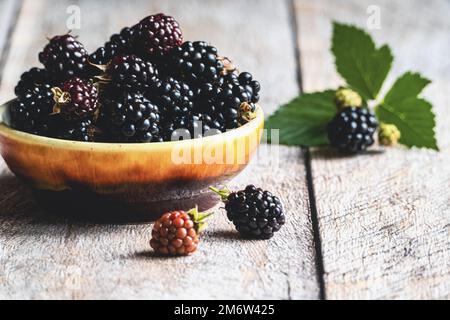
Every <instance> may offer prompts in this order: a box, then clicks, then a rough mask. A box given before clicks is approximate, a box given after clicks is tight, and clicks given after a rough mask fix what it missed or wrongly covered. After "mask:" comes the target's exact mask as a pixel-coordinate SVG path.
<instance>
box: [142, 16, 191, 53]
mask: <svg viewBox="0 0 450 320" xmlns="http://www.w3.org/2000/svg"><path fill="white" fill-rule="evenodd" d="M137 33H138V34H137V37H138V40H139V45H140V49H141V50H142V53H143V55H144V56H146V57H149V58H152V57H161V56H163V55H165V54H167V53H168V52H169V51H170V50H172V49H173V48H175V47H178V46H180V45H181V44H182V43H183V34H182V32H181V29H180V25H179V24H178V22H177V21H176V20H175V19H174V18H173V17H171V16H166V15H164V14H163V13H159V14H156V15H151V16H148V17H146V18H144V19H142V20H141V21H140V22H139V24H138V25H137Z"/></svg>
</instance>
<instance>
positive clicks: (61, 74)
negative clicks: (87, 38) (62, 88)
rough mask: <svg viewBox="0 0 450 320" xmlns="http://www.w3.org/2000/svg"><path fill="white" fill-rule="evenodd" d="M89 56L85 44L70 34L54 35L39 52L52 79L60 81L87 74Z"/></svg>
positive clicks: (41, 60)
mask: <svg viewBox="0 0 450 320" xmlns="http://www.w3.org/2000/svg"><path fill="white" fill-rule="evenodd" d="M88 57H89V55H88V52H87V51H86V49H85V48H84V46H83V45H82V44H81V43H80V42H79V41H77V40H76V39H75V37H73V36H72V35H70V34H66V35H61V36H55V37H53V38H52V39H50V42H49V43H48V44H47V45H46V46H45V48H44V50H43V51H42V52H41V53H39V61H40V62H41V63H42V64H43V65H44V66H45V68H46V69H47V70H48V72H49V74H50V76H51V77H52V79H55V80H58V81H60V82H62V81H64V80H66V79H70V78H73V77H80V78H83V77H85V76H87V74H88V63H87V62H88Z"/></svg>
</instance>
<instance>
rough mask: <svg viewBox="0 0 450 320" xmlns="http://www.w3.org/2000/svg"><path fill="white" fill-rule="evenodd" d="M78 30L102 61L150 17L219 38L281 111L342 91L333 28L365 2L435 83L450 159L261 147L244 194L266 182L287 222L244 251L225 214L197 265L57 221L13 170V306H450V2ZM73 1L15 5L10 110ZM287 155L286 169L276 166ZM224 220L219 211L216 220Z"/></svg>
mask: <svg viewBox="0 0 450 320" xmlns="http://www.w3.org/2000/svg"><path fill="white" fill-rule="evenodd" d="M75 3H76V5H78V6H79V7H80V8H81V29H80V30H74V33H76V34H79V35H80V39H81V41H83V42H84V43H85V45H86V46H87V48H88V49H89V50H93V49H95V48H96V47H97V46H98V45H100V44H102V43H103V42H104V41H105V40H106V39H107V38H108V36H109V35H110V34H112V33H114V32H117V31H118V30H120V29H121V28H122V27H124V26H127V25H131V24H133V23H134V22H136V21H137V20H138V19H139V18H141V17H143V16H144V15H147V14H151V13H156V12H160V11H162V12H165V13H169V14H172V15H174V16H175V17H176V18H177V20H178V21H179V22H180V23H181V25H182V27H183V29H184V33H185V38H186V39H191V40H208V41H210V42H212V43H213V44H215V45H216V46H217V47H218V48H219V50H220V51H221V52H223V53H224V54H225V55H227V56H230V57H233V58H234V60H235V61H237V62H238V64H239V66H240V67H241V69H242V70H250V71H251V72H252V73H253V74H254V75H255V77H256V78H258V79H260V80H261V84H262V87H263V91H262V92H263V93H262V106H263V107H264V109H265V111H266V113H267V114H269V113H271V112H273V111H274V110H275V109H276V108H277V106H279V105H280V104H281V103H284V102H287V101H288V100H290V99H291V98H293V97H294V96H296V95H297V94H299V92H301V91H303V90H304V91H314V90H320V89H325V88H329V87H333V86H337V85H338V84H340V83H341V80H340V79H339V77H338V76H337V74H336V73H335V70H334V66H333V60H332V56H331V55H330V52H329V47H330V36H331V21H332V20H338V21H344V22H350V23H356V24H358V25H359V26H362V27H365V26H366V20H367V17H368V14H367V11H366V10H367V7H368V6H369V5H377V6H379V8H380V9H381V29H380V30H370V32H371V34H373V35H374V37H375V39H376V40H377V42H378V43H382V42H388V43H389V44H390V45H391V46H392V48H393V51H394V54H395V57H396V60H395V62H394V69H393V72H392V73H391V78H390V82H392V80H393V76H397V75H399V74H400V73H401V72H403V71H406V70H408V69H411V68H412V69H415V70H418V71H420V72H422V73H423V74H424V75H425V76H427V77H429V78H431V79H433V84H432V85H431V86H430V87H429V89H427V90H426V93H425V94H426V97H427V98H428V99H429V100H430V101H432V103H433V104H434V110H435V112H436V114H437V122H438V127H437V136H438V140H439V143H440V147H441V151H440V152H438V153H437V152H432V151H424V150H406V149H404V148H401V147H399V148H395V149H390V150H387V151H385V152H384V151H382V150H378V151H380V152H373V153H370V154H366V155H361V156H357V157H339V156H338V155H337V154H336V153H334V152H333V151H330V150H328V149H325V150H316V149H311V150H309V149H302V148H296V147H284V146H280V147H279V148H276V147H273V146H272V147H270V146H267V145H263V146H262V147H261V152H260V154H259V155H258V158H257V159H255V161H254V162H253V163H252V164H251V165H250V166H249V167H248V168H247V169H246V170H245V172H244V173H243V174H241V175H240V176H239V177H237V178H236V179H235V180H234V181H233V183H232V184H231V185H230V187H231V188H238V187H242V186H245V185H246V184H248V183H254V184H257V185H260V186H262V187H264V188H267V189H270V190H274V191H276V193H278V194H279V195H280V197H281V198H282V199H283V201H284V203H285V207H286V211H287V215H288V220H287V225H285V227H284V228H283V229H282V230H281V231H280V232H279V233H278V234H277V235H276V236H275V237H274V238H273V240H271V241H266V242H264V241H242V240H240V239H239V238H238V237H237V236H236V233H235V232H234V231H233V227H232V225H231V224H230V223H228V222H227V220H226V218H225V216H224V215H223V214H219V215H216V216H215V217H214V218H213V219H212V222H211V225H210V228H209V230H208V231H207V232H206V233H205V234H204V236H203V240H202V244H201V249H200V250H199V252H197V253H196V254H195V255H193V256H190V257H183V258H175V259H164V258H160V257H155V256H154V255H152V254H151V251H150V248H149V245H148V241H149V237H150V231H151V225H149V224H139V225H112V224H111V225H104V224H103V225H96V224H84V223H72V222H68V221H65V220H63V219H57V218H50V217H48V216H46V215H45V214H44V213H43V212H42V211H41V210H40V209H39V208H38V207H37V206H36V204H35V203H34V202H33V199H32V197H31V196H30V192H29V191H28V190H27V189H26V188H25V187H24V186H22V185H21V183H20V182H19V181H18V180H17V179H16V178H15V177H14V176H13V175H12V174H11V172H10V171H9V170H8V169H7V168H6V166H5V164H4V163H3V162H1V163H0V167H1V169H0V170H1V174H0V298H13V299H14V298H26V299H41V298H56V299H64V298H68V299H72V298H74V299H90V298H107V299H112V298H113V299H115V298H125V299H128V298H141V299H152V298H163V299H165V298H194V299H208V298H211V299H216V298H246V299H264V298H274V299H325V298H326V299H391V298H394V299H395V298H413V299H422V298H442V299H445V298H450V190H449V186H450V162H449V159H450V158H449V156H450V140H449V137H450V111H449V110H450V99H449V92H448V89H449V86H450V60H449V59H448V56H449V52H450V41H449V39H448V35H449V32H450V20H449V19H448V16H449V14H450V2H449V1H445V0H433V1H429V2H424V1H420V0H411V1H389V0H363V1H361V0H346V1H344V0H341V1H334V0H333V1H332V0H314V1H308V0H294V1H279V0H272V1H271V0H268V1H256V0H246V1H239V0H221V1H200V0H198V1H191V0H189V1H176V0H170V1H167V0H164V1H162V0H161V1H144V0H142V1H121V0H112V1H108V2H105V1H92V0H79V1H76V2H75ZM70 4H72V1H70V0H63V1H51V0H47V1H44V0H24V1H23V2H22V1H14V0H1V2H0V15H1V17H0V46H1V51H0V52H1V62H0V68H1V90H0V97H1V101H6V100H7V99H9V98H11V97H12V96H13V88H14V85H15V83H16V82H17V80H18V78H19V76H20V74H21V73H22V72H23V71H24V70H26V69H28V68H29V67H31V66H36V65H38V60H37V53H38V52H39V50H40V49H41V48H42V47H43V46H44V44H45V37H46V36H51V35H54V34H59V33H63V32H65V31H66V27H65V22H66V19H67V17H68V15H67V13H66V9H67V7H68V6H69V5H70ZM274 152H278V154H279V156H280V163H279V164H273V163H271V162H270V154H271V153H272V154H273V153H274ZM218 210H219V209H218Z"/></svg>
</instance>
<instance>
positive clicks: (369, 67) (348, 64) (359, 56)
mask: <svg viewBox="0 0 450 320" xmlns="http://www.w3.org/2000/svg"><path fill="white" fill-rule="evenodd" d="M332 42H333V43H332V48H331V51H332V52H333V54H334V56H335V63H336V68H337V71H338V72H339V73H340V74H341V76H342V77H343V78H344V79H345V80H346V82H347V84H348V85H349V86H350V87H351V88H352V89H354V90H356V91H357V92H358V93H359V94H360V95H361V96H362V97H363V98H364V100H370V99H376V98H377V95H378V93H379V91H380V89H381V86H382V85H383V82H384V80H385V79H386V76H387V74H388V73H389V70H390V69H391V64H392V61H393V59H394V58H393V56H392V54H391V50H390V49H389V47H388V46H386V45H384V46H382V47H381V48H379V49H377V48H376V47H375V43H374V42H373V40H372V38H371V37H370V35H369V34H367V33H366V32H364V31H363V30H361V29H358V28H356V27H354V26H350V25H346V24H341V23H337V22H335V23H334V24H333V40H332Z"/></svg>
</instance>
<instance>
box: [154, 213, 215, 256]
mask: <svg viewBox="0 0 450 320" xmlns="http://www.w3.org/2000/svg"><path fill="white" fill-rule="evenodd" d="M210 215H211V214H210V213H200V212H198V210H197V208H195V209H192V210H189V211H188V212H185V211H181V210H180V211H172V212H167V213H165V214H163V215H162V216H161V218H159V219H158V220H156V221H155V224H154V225H153V229H152V239H151V240H150V246H151V247H152V248H153V250H155V252H157V253H159V254H163V255H172V256H176V255H189V254H191V253H194V252H195V251H196V250H197V246H198V243H199V233H200V232H201V231H202V230H203V229H204V228H205V227H206V224H205V219H206V218H207V217H209V216H210Z"/></svg>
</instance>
